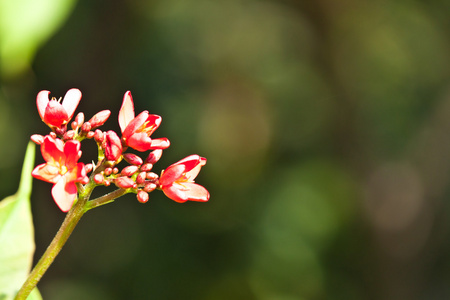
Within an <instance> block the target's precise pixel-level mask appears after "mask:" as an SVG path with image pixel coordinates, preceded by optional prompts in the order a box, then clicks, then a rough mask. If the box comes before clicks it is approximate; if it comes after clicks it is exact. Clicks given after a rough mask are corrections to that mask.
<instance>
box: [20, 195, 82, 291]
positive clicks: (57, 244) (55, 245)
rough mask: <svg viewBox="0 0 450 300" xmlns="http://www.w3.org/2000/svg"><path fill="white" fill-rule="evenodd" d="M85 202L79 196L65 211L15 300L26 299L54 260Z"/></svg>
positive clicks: (75, 223)
mask: <svg viewBox="0 0 450 300" xmlns="http://www.w3.org/2000/svg"><path fill="white" fill-rule="evenodd" d="M86 202H87V198H83V197H81V198H80V199H78V201H77V203H76V204H75V205H74V206H73V207H72V209H71V210H70V211H69V212H68V213H67V215H66V218H65V219H64V222H63V223H62V225H61V227H60V228H59V230H58V232H57V233H56V235H55V237H54V238H53V240H52V242H51V243H50V245H49V246H48V248H47V250H46V251H45V253H44V254H43V255H42V257H41V259H40V260H39V261H38V263H37V264H36V266H35V267H34V269H33V270H32V271H31V273H30V275H29V276H28V279H27V280H26V281H25V283H24V284H23V286H22V288H21V289H20V290H19V292H18V293H17V295H16V298H14V299H15V300H21V299H27V297H28V295H29V294H30V293H31V291H32V290H33V289H34V288H35V286H36V285H37V283H38V282H39V280H40V279H41V277H42V276H43V275H44V273H45V271H47V269H48V268H49V267H50V265H51V264H52V263H53V261H54V260H55V257H56V256H57V255H58V253H59V252H60V251H61V248H62V247H63V246H64V244H65V243H66V241H67V239H68V238H69V236H70V234H71V233H72V231H73V230H74V228H75V226H76V225H77V223H78V221H80V219H81V217H82V216H83V214H84V213H85V212H86V211H87V210H86V208H85V204H86Z"/></svg>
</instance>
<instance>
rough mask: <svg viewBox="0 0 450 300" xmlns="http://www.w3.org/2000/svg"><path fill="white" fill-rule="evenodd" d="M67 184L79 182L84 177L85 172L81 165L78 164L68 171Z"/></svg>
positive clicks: (66, 175)
mask: <svg viewBox="0 0 450 300" xmlns="http://www.w3.org/2000/svg"><path fill="white" fill-rule="evenodd" d="M64 176H65V177H66V181H67V182H81V181H83V179H84V178H85V177H86V170H85V168H84V164H83V163H78V164H77V165H76V166H75V167H73V168H72V169H70V170H69V171H68V172H67V173H66V174H64Z"/></svg>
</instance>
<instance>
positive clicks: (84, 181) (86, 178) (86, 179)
mask: <svg viewBox="0 0 450 300" xmlns="http://www.w3.org/2000/svg"><path fill="white" fill-rule="evenodd" d="M81 183H82V184H88V183H89V177H87V176H85V177H84V178H83V179H82V180H81Z"/></svg>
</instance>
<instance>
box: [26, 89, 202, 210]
mask: <svg viewBox="0 0 450 300" xmlns="http://www.w3.org/2000/svg"><path fill="white" fill-rule="evenodd" d="M49 95H50V92H49V91H41V92H39V94H38V95H37V100H36V104H37V108H38V112H39V115H40V117H41V119H42V121H43V122H44V123H45V124H47V125H48V126H49V127H50V129H51V130H52V131H51V132H50V133H49V134H48V135H46V136H42V135H38V134H34V135H32V136H31V140H32V141H33V142H35V143H36V144H38V145H40V146H41V152H42V156H43V158H44V160H45V161H46V162H45V163H44V164H41V165H39V166H37V167H36V168H35V169H34V170H33V172H32V175H33V177H35V178H37V179H41V180H44V181H47V182H50V183H53V184H54V186H53V188H52V196H53V199H54V200H55V202H56V204H57V205H58V206H59V208H60V209H61V210H62V211H64V212H67V211H69V210H70V208H71V207H72V205H73V204H74V202H75V201H76V199H77V195H78V191H79V189H83V188H84V187H85V186H86V185H89V186H90V187H92V186H99V185H104V186H110V185H111V184H114V185H115V186H117V188H119V189H121V190H124V191H126V192H133V193H135V194H136V197H137V199H138V201H139V202H141V203H145V202H147V201H148V199H149V193H150V192H152V191H154V190H156V189H158V190H162V191H163V192H164V194H165V195H166V196H167V197H168V198H170V199H172V200H174V201H176V202H181V203H182V202H186V201H200V202H205V201H208V200H209V192H208V191H207V190H206V189H205V188H204V187H203V186H201V185H198V184H196V183H195V182H194V179H195V177H196V176H197V174H198V173H199V172H200V169H201V167H202V166H204V165H205V164H206V159H205V158H203V157H200V156H198V155H190V156H188V157H186V158H184V159H182V160H180V161H178V162H176V163H174V164H172V165H170V166H169V167H167V168H166V169H165V170H163V171H162V174H161V176H159V175H158V174H156V173H154V172H152V169H153V166H154V164H155V163H157V162H158V160H159V159H160V158H161V156H162V153H163V150H164V149H167V148H168V147H169V146H170V142H169V140H168V139H167V138H151V135H152V134H153V132H154V131H155V130H156V129H157V128H158V127H159V125H160V124H161V117H160V116H158V115H153V114H150V113H149V112H148V111H143V112H141V113H140V114H139V115H137V116H135V113H134V103H133V98H132V96H131V93H130V92H129V91H128V92H126V93H125V95H124V97H123V102H122V106H121V108H120V111H119V118H118V119H119V126H120V129H121V135H120V137H119V135H118V134H117V133H116V132H114V131H112V130H109V131H106V132H105V131H102V130H100V129H98V128H99V127H100V126H102V125H103V124H104V123H105V122H106V121H107V120H108V118H109V116H110V115H111V112H110V111H109V110H103V111H101V112H99V113H97V114H95V115H94V116H93V117H92V118H91V119H90V120H89V121H86V122H85V118H84V114H83V113H81V112H80V113H78V114H77V115H76V116H75V118H74V121H73V122H72V123H70V129H69V130H68V128H67V126H68V124H69V122H70V121H71V119H72V117H73V115H74V113H75V110H76V108H77V106H78V104H79V102H80V100H81V92H80V91H79V90H78V89H71V90H69V91H68V92H67V93H66V95H65V96H64V99H62V101H61V98H60V99H58V100H57V99H56V98H52V99H49ZM85 139H90V140H94V141H95V142H96V143H97V145H98V161H97V163H94V162H93V163H89V164H84V163H82V162H78V160H79V159H80V157H81V142H82V141H83V140H85ZM130 148H131V149H134V150H136V151H137V152H146V151H150V152H149V154H147V155H146V158H145V160H144V159H142V158H141V157H140V156H139V155H137V154H135V153H132V152H126V151H127V150H128V149H130ZM144 157H145V156H144ZM122 161H123V162H126V163H127V165H126V166H124V167H123V168H122V169H121V170H119V167H118V164H119V163H121V162H122ZM89 173H90V175H89V176H88V174H89Z"/></svg>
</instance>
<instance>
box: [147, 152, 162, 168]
mask: <svg viewBox="0 0 450 300" xmlns="http://www.w3.org/2000/svg"><path fill="white" fill-rule="evenodd" d="M162 152H163V151H162V150H161V149H156V150H153V151H152V152H150V154H149V155H148V157H147V159H146V160H145V162H146V163H149V164H152V165H154V164H155V163H156V162H157V161H158V160H159V159H160V158H161V156H162Z"/></svg>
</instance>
